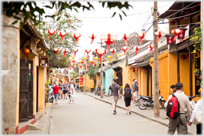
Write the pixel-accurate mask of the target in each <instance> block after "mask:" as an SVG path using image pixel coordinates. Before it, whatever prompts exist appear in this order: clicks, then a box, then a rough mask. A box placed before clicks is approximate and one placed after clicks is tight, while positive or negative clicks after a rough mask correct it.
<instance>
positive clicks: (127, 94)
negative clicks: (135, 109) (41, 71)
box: [123, 83, 133, 114]
mask: <svg viewBox="0 0 204 136" xmlns="http://www.w3.org/2000/svg"><path fill="white" fill-rule="evenodd" d="M123 96H124V100H125V107H126V114H131V112H130V108H131V106H130V103H131V99H132V96H133V92H132V90H131V89H130V85H129V84H128V83H127V84H126V85H125V88H124V91H123Z"/></svg>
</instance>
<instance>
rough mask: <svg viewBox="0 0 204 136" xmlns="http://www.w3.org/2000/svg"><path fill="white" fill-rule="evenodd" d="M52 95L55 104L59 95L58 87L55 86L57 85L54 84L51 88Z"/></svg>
mask: <svg viewBox="0 0 204 136" xmlns="http://www.w3.org/2000/svg"><path fill="white" fill-rule="evenodd" d="M53 93H54V98H55V104H57V99H58V94H59V87H58V86H57V84H55V85H54V87H53Z"/></svg>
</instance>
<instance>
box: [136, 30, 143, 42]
mask: <svg viewBox="0 0 204 136" xmlns="http://www.w3.org/2000/svg"><path fill="white" fill-rule="evenodd" d="M137 36H138V37H139V38H140V42H139V43H141V42H142V39H143V38H144V36H145V33H144V32H141V33H137Z"/></svg>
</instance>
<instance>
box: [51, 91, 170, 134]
mask: <svg viewBox="0 0 204 136" xmlns="http://www.w3.org/2000/svg"><path fill="white" fill-rule="evenodd" d="M117 112H118V113H117V114H116V115H113V114H112V107H111V105H110V104H107V103H104V102H101V101H99V100H96V99H95V98H93V97H90V96H87V95H84V94H82V93H77V94H76V99H75V104H68V100H59V102H58V105H55V104H54V105H53V106H52V113H51V117H52V118H51V125H50V133H49V134H66V135H73V134H81V135H88V134H94V135H97V134H103V135H108V134H111V135H113V134H124V135H127V134H128V135H133V134H134V135H135V134H166V133H167V127H166V126H163V125H161V124H158V123H155V122H153V121H151V120H148V119H146V118H142V117H141V116H138V115H136V114H131V115H126V114H125V113H126V111H125V110H123V109H117Z"/></svg>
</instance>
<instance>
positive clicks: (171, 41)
mask: <svg viewBox="0 0 204 136" xmlns="http://www.w3.org/2000/svg"><path fill="white" fill-rule="evenodd" d="M165 36H166V38H167V40H166V41H167V44H172V43H173V41H174V35H171V34H167V35H165Z"/></svg>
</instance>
